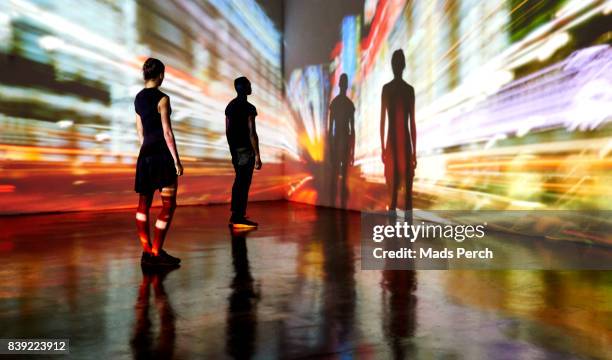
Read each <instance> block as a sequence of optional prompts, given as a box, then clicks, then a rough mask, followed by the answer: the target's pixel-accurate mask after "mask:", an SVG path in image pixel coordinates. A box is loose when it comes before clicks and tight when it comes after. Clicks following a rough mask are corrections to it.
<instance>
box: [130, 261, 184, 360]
mask: <svg viewBox="0 0 612 360" xmlns="http://www.w3.org/2000/svg"><path fill="white" fill-rule="evenodd" d="M178 268H179V266H178V265H176V266H174V267H168V266H166V267H159V268H154V267H151V266H143V267H142V282H141V283H140V288H139V289H138V297H137V299H136V307H135V309H136V311H135V312H136V315H135V321H136V322H135V324H134V333H133V335H132V339H131V342H130V345H131V347H132V354H133V356H134V359H172V357H173V354H174V340H175V315H174V310H173V309H172V305H171V304H170V301H169V300H168V294H166V290H165V289H164V280H165V279H166V276H167V275H168V274H169V273H170V272H171V271H173V270H175V269H178ZM151 287H153V297H154V300H155V307H156V308H157V311H158V312H159V328H160V329H159V335H158V338H157V344H156V345H155V346H154V341H153V339H152V335H153V332H152V330H151V324H152V321H151V316H150V312H149V308H150V297H151Z"/></svg>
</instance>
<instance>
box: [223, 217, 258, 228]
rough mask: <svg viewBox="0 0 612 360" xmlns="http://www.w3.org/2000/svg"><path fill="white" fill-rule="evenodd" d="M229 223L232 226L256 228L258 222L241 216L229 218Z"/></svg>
mask: <svg viewBox="0 0 612 360" xmlns="http://www.w3.org/2000/svg"><path fill="white" fill-rule="evenodd" d="M230 225H232V227H234V228H256V227H257V225H258V224H257V223H256V222H255V221H251V220H249V219H247V218H246V217H243V218H241V219H230Z"/></svg>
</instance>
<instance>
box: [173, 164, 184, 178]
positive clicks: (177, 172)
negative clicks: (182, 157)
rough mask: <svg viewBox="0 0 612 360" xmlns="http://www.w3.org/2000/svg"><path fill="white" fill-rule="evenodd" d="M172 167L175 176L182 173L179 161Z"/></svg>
mask: <svg viewBox="0 0 612 360" xmlns="http://www.w3.org/2000/svg"><path fill="white" fill-rule="evenodd" d="M174 168H175V169H176V175H177V176H181V175H183V165H182V164H181V163H180V162H179V163H174Z"/></svg>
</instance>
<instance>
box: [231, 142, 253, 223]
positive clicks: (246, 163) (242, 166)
mask: <svg viewBox="0 0 612 360" xmlns="http://www.w3.org/2000/svg"><path fill="white" fill-rule="evenodd" d="M231 153H232V164H233V165H234V171H235V172H236V178H235V179H234V185H233V186H232V218H241V217H244V216H245V215H246V208H247V202H248V201H249V188H250V187H251V180H252V179H253V169H254V168H255V153H254V152H253V150H252V149H244V148H240V149H232V150H231Z"/></svg>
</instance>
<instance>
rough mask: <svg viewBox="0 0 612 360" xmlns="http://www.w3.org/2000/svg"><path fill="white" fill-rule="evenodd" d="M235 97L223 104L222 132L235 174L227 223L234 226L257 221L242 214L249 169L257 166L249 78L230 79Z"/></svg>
mask: <svg viewBox="0 0 612 360" xmlns="http://www.w3.org/2000/svg"><path fill="white" fill-rule="evenodd" d="M234 88H235V89H236V98H234V99H233V100H232V101H230V103H229V104H228V105H227V107H226V108H225V135H226V137H227V143H228V145H229V149H230V153H231V155H232V164H233V165H234V171H235V172H236V177H235V178H234V185H233V186H232V208H231V209H232V216H231V217H230V221H229V223H230V225H232V226H233V227H235V228H252V227H257V223H256V222H254V221H251V220H248V219H247V218H246V209H247V202H248V201H249V188H250V187H251V181H252V180H253V169H257V170H260V169H261V166H262V164H261V157H260V155H259V137H258V136H257V130H256V128H255V117H256V116H257V109H256V108H255V106H253V104H251V103H250V102H248V101H247V96H249V95H251V92H252V90H251V82H250V81H249V79H247V78H246V77H244V76H242V77H239V78H237V79H236V80H234Z"/></svg>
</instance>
